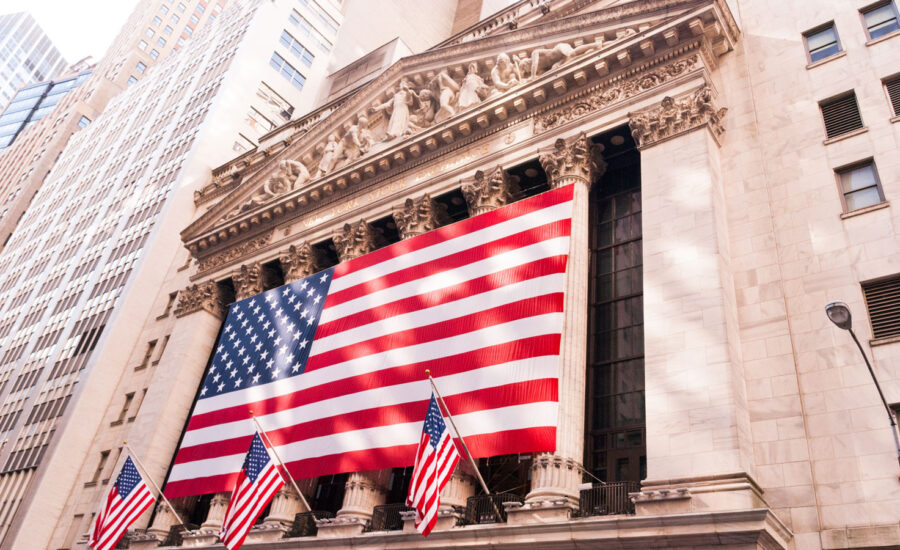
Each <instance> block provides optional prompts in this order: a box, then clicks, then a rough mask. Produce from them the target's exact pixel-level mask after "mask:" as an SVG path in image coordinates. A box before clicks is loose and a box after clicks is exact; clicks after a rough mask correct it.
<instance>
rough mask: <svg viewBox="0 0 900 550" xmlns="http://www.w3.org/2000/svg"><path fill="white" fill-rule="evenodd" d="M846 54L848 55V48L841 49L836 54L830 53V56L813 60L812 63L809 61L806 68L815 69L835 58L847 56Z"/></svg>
mask: <svg viewBox="0 0 900 550" xmlns="http://www.w3.org/2000/svg"><path fill="white" fill-rule="evenodd" d="M846 56H847V51H846V50H844V51H840V52H838V53H836V54H834V55H830V56H828V57H826V58H825V59H820V60H818V61H813V62H812V63H809V64H808V65H806V70H809V69H815V68H816V67H819V66H821V65H824V64H826V63H828V62H829V61H834V60H835V59H840V58H842V57H846Z"/></svg>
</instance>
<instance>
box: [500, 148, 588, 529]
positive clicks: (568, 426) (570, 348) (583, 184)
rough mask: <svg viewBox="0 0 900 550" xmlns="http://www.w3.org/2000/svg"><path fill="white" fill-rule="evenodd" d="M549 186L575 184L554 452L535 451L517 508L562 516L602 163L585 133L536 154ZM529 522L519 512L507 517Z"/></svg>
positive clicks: (569, 495)
mask: <svg viewBox="0 0 900 550" xmlns="http://www.w3.org/2000/svg"><path fill="white" fill-rule="evenodd" d="M539 160H540V162H541V165H542V166H543V167H544V171H545V172H547V175H548V176H549V178H550V186H551V187H552V188H554V189H558V188H560V187H564V186H566V185H570V184H571V185H574V198H573V211H572V236H571V240H570V245H569V261H568V267H567V269H566V290H565V309H564V311H565V313H564V321H563V333H562V342H561V344H560V357H559V412H558V418H557V428H556V451H555V452H554V453H542V454H540V455H538V456H535V458H534V461H533V463H532V466H531V492H530V493H528V495H527V497H526V503H525V506H524V507H523V508H522V511H523V512H524V511H530V512H531V515H534V514H538V515H541V516H567V515H568V510H569V509H570V508H573V507H575V506H576V505H577V502H578V485H579V484H580V483H581V471H582V467H581V461H582V457H583V455H584V384H585V367H586V361H587V332H588V330H587V324H588V305H587V304H588V283H589V281H588V277H589V270H588V265H589V259H590V249H589V247H588V236H589V235H588V215H589V202H588V194H589V192H590V188H591V185H592V183H593V182H594V179H595V178H597V177H599V176H600V175H602V173H603V171H604V170H605V163H604V162H603V160H602V158H601V157H600V155H599V152H598V151H597V150H596V149H595V148H594V147H593V145H592V144H591V142H590V141H589V140H588V138H587V136H585V135H584V133H582V134H580V135H578V136H576V137H574V138H572V139H569V140H565V139H562V138H560V139H557V140H556V143H555V144H554V146H553V149H552V150H550V151H546V152H542V153H541V154H540V156H539ZM517 520H524V521H528V520H527V519H525V518H522V517H521V515H520V514H513V515H510V522H513V523H515V522H516V521H517Z"/></svg>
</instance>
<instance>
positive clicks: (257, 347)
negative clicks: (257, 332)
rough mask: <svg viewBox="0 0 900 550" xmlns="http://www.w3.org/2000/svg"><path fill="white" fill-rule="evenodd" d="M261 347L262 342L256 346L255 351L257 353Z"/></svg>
mask: <svg viewBox="0 0 900 550" xmlns="http://www.w3.org/2000/svg"><path fill="white" fill-rule="evenodd" d="M261 347H263V343H262V342H260V343H258V344H256V351H259V348H261Z"/></svg>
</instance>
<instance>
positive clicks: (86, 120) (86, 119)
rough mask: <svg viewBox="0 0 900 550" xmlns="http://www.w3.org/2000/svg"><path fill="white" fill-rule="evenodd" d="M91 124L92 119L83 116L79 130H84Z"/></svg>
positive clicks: (79, 123)
mask: <svg viewBox="0 0 900 550" xmlns="http://www.w3.org/2000/svg"><path fill="white" fill-rule="evenodd" d="M90 123H91V119H89V118H88V117H86V116H84V115H82V117H81V118H80V119H79V120H78V127H79V128H84V127H85V126H87V125H88V124H90Z"/></svg>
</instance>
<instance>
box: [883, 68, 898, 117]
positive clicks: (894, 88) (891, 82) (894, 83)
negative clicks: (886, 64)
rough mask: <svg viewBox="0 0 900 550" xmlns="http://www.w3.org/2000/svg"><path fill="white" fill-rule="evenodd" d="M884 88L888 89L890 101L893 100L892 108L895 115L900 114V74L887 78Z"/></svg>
mask: <svg viewBox="0 0 900 550" xmlns="http://www.w3.org/2000/svg"><path fill="white" fill-rule="evenodd" d="M884 89H885V91H887V95H888V101H890V102H891V110H892V111H893V113H894V116H900V75H897V76H893V77H891V78H888V79H886V80H885V81H884Z"/></svg>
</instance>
